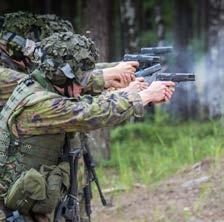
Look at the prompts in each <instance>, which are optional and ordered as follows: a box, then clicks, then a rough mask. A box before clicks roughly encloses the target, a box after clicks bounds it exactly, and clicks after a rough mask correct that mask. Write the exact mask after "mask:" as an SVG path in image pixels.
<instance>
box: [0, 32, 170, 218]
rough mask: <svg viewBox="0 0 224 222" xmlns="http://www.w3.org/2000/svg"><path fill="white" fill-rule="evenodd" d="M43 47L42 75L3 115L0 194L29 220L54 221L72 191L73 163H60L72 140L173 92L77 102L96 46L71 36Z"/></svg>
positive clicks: (28, 81)
mask: <svg viewBox="0 0 224 222" xmlns="http://www.w3.org/2000/svg"><path fill="white" fill-rule="evenodd" d="M41 47H42V49H43V50H44V51H45V57H44V58H43V60H42V61H43V62H42V63H41V64H40V68H39V70H36V71H34V72H33V73H32V74H31V76H30V77H29V78H25V79H23V80H22V81H21V82H20V83H19V85H18V86H17V87H16V89H15V90H14V92H13V94H12V96H11V97H10V98H9V100H8V102H7V104H6V105H5V106H4V109H3V111H2V112H1V114H0V130H1V133H0V135H1V137H0V141H1V146H0V149H1V152H0V155H1V156H0V164H1V166H2V167H1V169H0V182H1V185H0V194H1V197H2V198H3V197H4V198H5V204H6V206H7V207H9V208H10V209H12V210H19V211H20V212H21V213H22V214H23V215H25V218H26V219H27V221H29V220H31V221H32V219H33V220H35V221H53V217H52V215H53V212H54V209H55V208H56V206H57V204H58V202H59V201H60V199H61V197H62V196H64V194H65V193H66V192H67V191H68V190H69V186H70V183H69V177H70V169H69V164H68V162H66V161H61V160H60V158H61V155H62V153H63V150H62V147H63V144H64V138H65V135H67V133H69V132H86V131H89V130H93V129H97V128H101V127H105V126H114V125H116V124H119V123H121V122H122V121H124V120H126V119H128V118H129V117H130V116H136V117H139V116H142V115H143V106H144V105H146V104H148V103H150V102H161V101H163V100H164V99H165V100H169V99H170V97H171V95H172V90H170V89H169V86H174V83H171V82H162V83H161V82H156V83H152V84H151V85H150V86H149V87H148V88H147V89H145V90H143V91H141V92H139V93H130V92H129V93H127V92H114V93H107V94H102V95H100V96H97V97H92V96H90V95H86V96H83V97H80V96H79V95H78V94H77V91H78V92H79V91H80V89H82V88H85V87H86V85H87V83H88V80H89V78H90V74H89V73H90V72H89V71H90V70H91V69H93V68H94V63H95V60H96V57H97V56H96V54H97V53H96V50H95V48H94V45H93V43H92V42H91V41H90V40H89V39H86V38H85V37H82V36H79V35H75V34H72V33H71V32H67V33H60V34H54V36H51V37H49V38H47V39H45V40H44V41H42V43H41ZM77 88H78V90H77ZM10 185H11V186H10ZM9 186H10V189H9ZM8 189H9V190H8ZM83 221H84V220H83Z"/></svg>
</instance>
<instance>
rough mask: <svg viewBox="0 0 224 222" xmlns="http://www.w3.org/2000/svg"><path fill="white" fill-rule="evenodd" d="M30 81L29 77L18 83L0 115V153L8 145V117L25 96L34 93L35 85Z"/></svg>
mask: <svg viewBox="0 0 224 222" xmlns="http://www.w3.org/2000/svg"><path fill="white" fill-rule="evenodd" d="M30 81H31V79H30V77H28V78H27V77H26V78H24V79H23V80H22V81H21V82H20V83H19V85H18V86H17V87H16V88H15V90H14V91H13V94H12V95H11V96H10V98H9V99H8V101H7V103H6V104H5V106H4V107H3V109H2V111H1V113H0V152H5V151H6V150H7V149H8V147H9V144H10V137H11V136H12V135H10V132H9V129H8V120H9V117H10V116H11V115H12V113H13V112H14V110H15V109H16V108H17V107H18V106H19V104H20V103H21V102H22V101H23V100H24V99H25V98H26V97H27V96H29V95H31V94H33V93H34V92H33V91H34V90H32V89H34V85H35V84H33V83H34V82H30Z"/></svg>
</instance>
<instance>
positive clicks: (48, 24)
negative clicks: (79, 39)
mask: <svg viewBox="0 0 224 222" xmlns="http://www.w3.org/2000/svg"><path fill="white" fill-rule="evenodd" d="M62 31H63V32H65V31H72V32H73V31H74V30H73V27H72V24H71V23H70V22H69V21H66V20H63V19H60V18H59V17H57V16H56V15H34V14H32V13H29V12H22V11H19V12H15V13H7V14H5V15H4V16H3V17H0V50H1V51H2V50H3V52H2V53H5V55H6V57H7V59H5V60H3V59H2V57H1V58H0V64H2V65H4V66H6V67H10V68H11V67H12V66H11V65H10V66H9V65H8V62H7V64H6V61H10V59H14V61H18V60H19V61H23V63H24V65H25V68H24V67H22V66H21V67H20V65H16V67H18V70H23V71H27V70H26V69H28V71H29V70H32V69H33V68H34V67H35V66H34V64H31V63H30V59H29V58H30V57H31V58H32V56H33V52H34V50H35V47H36V44H35V42H39V41H41V40H42V39H44V38H46V37H49V36H50V35H52V34H53V33H55V32H62ZM12 63H14V62H12Z"/></svg>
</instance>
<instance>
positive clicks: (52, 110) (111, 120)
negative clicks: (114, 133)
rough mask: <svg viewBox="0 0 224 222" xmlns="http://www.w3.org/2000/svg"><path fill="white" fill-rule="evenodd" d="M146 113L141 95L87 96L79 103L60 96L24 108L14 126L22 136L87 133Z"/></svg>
mask: <svg viewBox="0 0 224 222" xmlns="http://www.w3.org/2000/svg"><path fill="white" fill-rule="evenodd" d="M143 110H144V109H143V104H142V100H141V98H140V96H139V95H138V94H134V95H128V94H127V93H124V92H119V93H106V94H103V95H100V96H98V97H92V96H89V95H86V96H84V97H82V98H80V100H79V101H73V100H69V99H66V98H64V97H57V98H54V99H50V100H46V101H43V102H39V103H37V104H36V105H32V106H28V107H25V109H24V110H23V111H22V112H21V114H20V115H19V116H18V117H17V119H16V124H15V125H16V129H17V132H18V133H19V134H20V135H40V134H48V133H50V134H55V133H62V132H76V131H80V132H86V131H89V130H94V129H98V128H102V127H110V126H114V125H117V124H119V123H121V122H123V121H124V120H127V119H128V118H129V117H130V116H135V117H142V116H143Z"/></svg>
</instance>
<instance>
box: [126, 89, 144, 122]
mask: <svg viewBox="0 0 224 222" xmlns="http://www.w3.org/2000/svg"><path fill="white" fill-rule="evenodd" d="M128 99H129V101H131V102H132V104H133V109H134V116H135V117H137V118H142V117H143V116H144V106H143V102H142V99H141V97H140V95H139V94H137V93H135V94H129V95H128Z"/></svg>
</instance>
